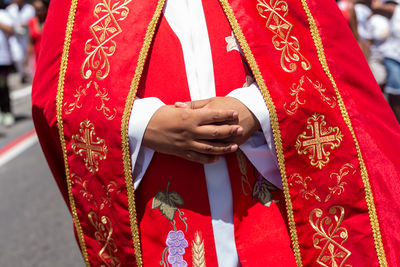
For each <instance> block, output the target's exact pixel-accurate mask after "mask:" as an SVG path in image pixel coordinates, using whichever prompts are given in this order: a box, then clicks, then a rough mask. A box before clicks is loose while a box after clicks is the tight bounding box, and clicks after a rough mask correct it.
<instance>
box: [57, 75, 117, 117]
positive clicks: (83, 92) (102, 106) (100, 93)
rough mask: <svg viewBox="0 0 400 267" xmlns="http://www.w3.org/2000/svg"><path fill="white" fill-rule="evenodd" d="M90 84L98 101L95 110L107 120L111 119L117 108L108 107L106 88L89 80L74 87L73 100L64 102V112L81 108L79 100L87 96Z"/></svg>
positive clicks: (69, 112)
mask: <svg viewBox="0 0 400 267" xmlns="http://www.w3.org/2000/svg"><path fill="white" fill-rule="evenodd" d="M92 84H93V87H94V89H95V91H96V94H95V97H96V98H97V99H99V101H100V103H99V105H98V106H97V107H96V110H97V111H101V112H102V113H103V115H104V117H105V118H106V119H107V120H113V119H114V118H115V116H116V115H117V110H116V109H115V108H114V109H110V108H109V107H107V105H106V102H107V101H109V100H110V97H109V96H108V92H107V89H106V88H103V89H101V88H100V86H99V84H98V83H97V82H95V81H94V82H92V81H89V82H88V83H87V84H86V86H79V87H78V89H76V92H75V94H73V96H74V102H72V103H69V104H68V103H66V102H65V103H64V112H65V114H71V113H72V112H73V111H74V110H76V109H80V108H82V103H81V102H80V101H81V99H83V98H84V97H85V96H87V94H88V91H89V90H90V88H91V86H92Z"/></svg>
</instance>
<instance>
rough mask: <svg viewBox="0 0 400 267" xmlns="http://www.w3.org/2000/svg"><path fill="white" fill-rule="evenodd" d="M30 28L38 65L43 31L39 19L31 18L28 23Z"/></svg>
mask: <svg viewBox="0 0 400 267" xmlns="http://www.w3.org/2000/svg"><path fill="white" fill-rule="evenodd" d="M28 27H29V36H30V39H31V42H32V44H33V51H34V53H35V64H37V59H38V57H39V51H40V42H41V40H42V29H41V28H40V24H39V19H38V18H37V17H33V18H31V19H30V20H29V22H28ZM35 66H36V65H35Z"/></svg>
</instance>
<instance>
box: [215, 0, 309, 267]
mask: <svg viewBox="0 0 400 267" xmlns="http://www.w3.org/2000/svg"><path fill="white" fill-rule="evenodd" d="M219 1H220V3H221V6H222V7H223V9H224V12H225V14H226V17H227V18H228V20H229V23H230V25H231V28H232V29H233V32H234V34H235V36H236V39H237V40H238V42H239V44H240V47H241V49H242V51H243V53H244V55H245V57H246V60H247V62H248V63H249V65H250V68H251V71H252V73H253V74H254V78H255V79H256V81H257V84H258V86H259V87H260V91H261V93H262V95H263V97H264V101H265V104H266V105H267V107H268V111H269V114H270V119H271V128H272V132H273V137H274V141H275V148H276V152H277V158H278V165H279V170H280V173H281V177H282V185H283V193H284V195H285V203H286V209H287V213H288V225H289V230H290V237H291V241H292V245H293V252H294V257H295V259H296V263H297V265H298V266H299V267H301V266H303V264H302V260H301V253H300V246H299V239H298V235H297V230H296V223H295V221H294V214H293V204H292V200H291V198H290V192H289V185H288V180H287V174H286V166H285V157H284V155H283V145H282V136H281V130H280V128H279V121H278V115H277V112H276V108H275V104H274V102H273V100H272V98H271V95H270V94H269V92H268V88H267V86H266V84H265V80H264V78H263V76H262V74H261V71H260V68H259V67H258V64H257V62H256V60H255V58H254V55H253V53H252V51H251V49H250V47H249V44H248V43H247V40H246V37H245V36H244V34H243V31H242V29H241V28H240V25H239V23H238V21H237V20H236V17H235V14H234V12H233V10H232V7H231V6H230V4H229V2H228V0H219Z"/></svg>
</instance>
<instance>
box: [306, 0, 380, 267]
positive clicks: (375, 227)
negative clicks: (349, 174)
mask: <svg viewBox="0 0 400 267" xmlns="http://www.w3.org/2000/svg"><path fill="white" fill-rule="evenodd" d="M301 2H302V4H303V7H304V11H305V13H306V14H307V18H308V22H309V24H310V32H311V35H312V38H313V40H314V44H315V47H316V49H317V53H318V59H319V61H320V63H321V65H322V68H323V69H324V71H325V74H326V75H327V76H328V78H329V80H330V81H331V83H332V86H333V88H334V89H335V92H336V97H337V100H338V103H339V107H340V111H341V113H342V116H343V119H344V121H345V122H346V125H347V127H348V128H349V130H350V133H351V136H352V137H353V140H354V144H355V146H356V150H357V155H358V161H359V163H360V168H361V177H362V180H363V183H364V187H365V199H366V202H367V206H368V213H369V218H370V222H371V227H372V232H373V236H374V242H375V249H376V253H377V256H378V260H379V264H380V265H381V266H387V261H386V255H385V250H384V248H383V243H382V236H381V232H380V228H379V221H378V216H377V214H376V209H375V204H374V197H373V195H372V190H371V185H370V183H369V178H368V172H367V168H366V166H365V162H364V160H363V157H362V154H361V150H360V146H359V144H358V140H357V137H356V135H355V132H354V129H353V126H352V123H351V120H350V116H349V114H348V112H347V109H346V106H345V104H344V101H343V99H342V96H341V95H340V92H339V90H338V87H337V85H336V82H335V79H334V78H333V76H332V74H331V72H330V69H329V66H328V63H327V61H326V57H325V52H324V46H323V44H322V40H321V36H320V33H319V31H318V27H317V25H316V23H315V20H314V17H313V15H312V13H311V11H310V9H309V7H308V4H307V1H306V0H301Z"/></svg>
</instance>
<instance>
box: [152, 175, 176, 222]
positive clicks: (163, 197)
mask: <svg viewBox="0 0 400 267" xmlns="http://www.w3.org/2000/svg"><path fill="white" fill-rule="evenodd" d="M169 185H170V183H169V182H168V185H167V191H166V192H163V191H159V192H158V193H157V195H156V196H155V197H154V198H153V204H152V208H153V209H157V208H158V209H159V210H160V212H161V214H162V215H164V216H165V217H166V218H167V219H168V220H169V221H171V222H172V221H173V220H174V217H175V213H176V211H177V210H178V208H177V207H176V206H177V205H178V206H181V207H182V206H183V205H184V202H183V199H182V198H181V196H180V195H179V194H178V193H177V192H174V191H173V192H171V193H169V192H168V188H169Z"/></svg>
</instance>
